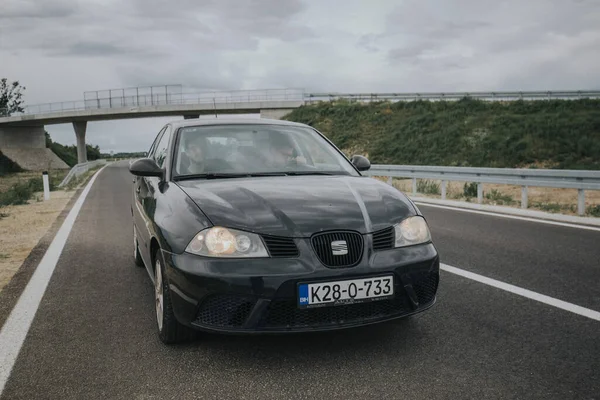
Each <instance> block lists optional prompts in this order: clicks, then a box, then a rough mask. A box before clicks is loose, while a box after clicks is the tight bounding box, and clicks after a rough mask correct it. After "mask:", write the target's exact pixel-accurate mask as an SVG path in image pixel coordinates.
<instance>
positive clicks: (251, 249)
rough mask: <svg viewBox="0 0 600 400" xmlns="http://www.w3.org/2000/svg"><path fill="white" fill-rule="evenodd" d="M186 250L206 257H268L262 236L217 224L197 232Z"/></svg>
mask: <svg viewBox="0 0 600 400" xmlns="http://www.w3.org/2000/svg"><path fill="white" fill-rule="evenodd" d="M185 251H186V252H188V253H193V254H197V255H200V256H206V257H235V258H242V257H268V256H269V254H268V253H267V249H266V248H265V245H264V244H263V241H262V239H261V238H260V236H258V235H256V234H254V233H249V232H242V231H238V230H235V229H228V228H223V227H220V226H215V227H212V228H208V229H205V230H203V231H201V232H199V233H197V234H196V235H195V236H194V238H193V239H192V240H191V241H190V243H189V244H188V245H187V247H186V249H185Z"/></svg>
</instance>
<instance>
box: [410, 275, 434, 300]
mask: <svg viewBox="0 0 600 400" xmlns="http://www.w3.org/2000/svg"><path fill="white" fill-rule="evenodd" d="M439 280H440V275H439V274H438V273H437V272H431V273H422V274H419V275H416V276H414V277H413V289H414V290H415V293H416V294H417V298H418V299H419V303H420V304H427V303H429V302H431V301H432V300H433V298H434V297H435V294H436V292H437V288H438V283H439Z"/></svg>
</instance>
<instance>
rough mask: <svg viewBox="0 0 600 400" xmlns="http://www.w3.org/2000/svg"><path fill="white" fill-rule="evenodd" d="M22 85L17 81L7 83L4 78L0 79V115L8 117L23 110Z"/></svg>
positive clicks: (23, 88)
mask: <svg viewBox="0 0 600 400" xmlns="http://www.w3.org/2000/svg"><path fill="white" fill-rule="evenodd" d="M23 90H25V87H24V86H21V85H19V81H14V82H13V83H11V84H9V83H8V80H7V79H6V78H2V79H1V80H0V117H8V116H10V115H11V114H12V113H15V112H23V111H24V109H23V107H21V105H22V104H23V100H22V99H21V98H22V97H23V93H21V91H23Z"/></svg>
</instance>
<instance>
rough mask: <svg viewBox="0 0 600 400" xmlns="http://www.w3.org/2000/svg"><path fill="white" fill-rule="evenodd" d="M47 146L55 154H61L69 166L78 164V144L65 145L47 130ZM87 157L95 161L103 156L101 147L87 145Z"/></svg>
mask: <svg viewBox="0 0 600 400" xmlns="http://www.w3.org/2000/svg"><path fill="white" fill-rule="evenodd" d="M46 147H48V148H50V149H51V150H52V151H53V152H54V154H56V155H57V156H59V157H60V158H61V159H62V160H63V161H64V162H65V163H66V164H67V165H68V166H69V167H72V166H74V165H75V164H77V146H75V145H73V146H64V145H62V144H60V143H57V142H53V141H52V138H51V137H50V135H49V134H48V132H46ZM86 148H87V159H88V161H93V160H97V159H99V158H101V154H100V148H99V147H98V146H91V145H89V144H88V145H86Z"/></svg>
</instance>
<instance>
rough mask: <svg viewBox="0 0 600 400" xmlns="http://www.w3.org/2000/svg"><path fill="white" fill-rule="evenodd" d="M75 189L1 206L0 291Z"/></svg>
mask: <svg viewBox="0 0 600 400" xmlns="http://www.w3.org/2000/svg"><path fill="white" fill-rule="evenodd" d="M74 194H75V191H63V190H58V191H54V192H51V193H50V200H48V201H38V200H36V198H39V199H43V193H36V194H35V196H34V199H33V200H30V201H29V204H23V205H19V206H7V207H2V208H0V291H2V289H3V288H4V287H5V286H6V284H7V283H8V282H9V281H10V279H11V278H12V277H13V275H14V274H15V272H17V270H18V269H19V267H20V266H21V264H22V263H23V261H24V260H25V258H27V256H28V255H29V253H30V252H31V250H32V249H33V248H34V247H35V246H36V245H37V243H38V242H39V240H40V239H41V238H42V237H43V236H44V234H45V233H46V232H47V231H48V229H49V228H50V226H51V225H52V223H53V222H54V221H55V219H56V218H57V217H58V215H59V214H60V213H61V211H62V210H63V209H64V207H65V205H66V204H67V203H68V202H69V200H70V199H71V197H73V195H74Z"/></svg>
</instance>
